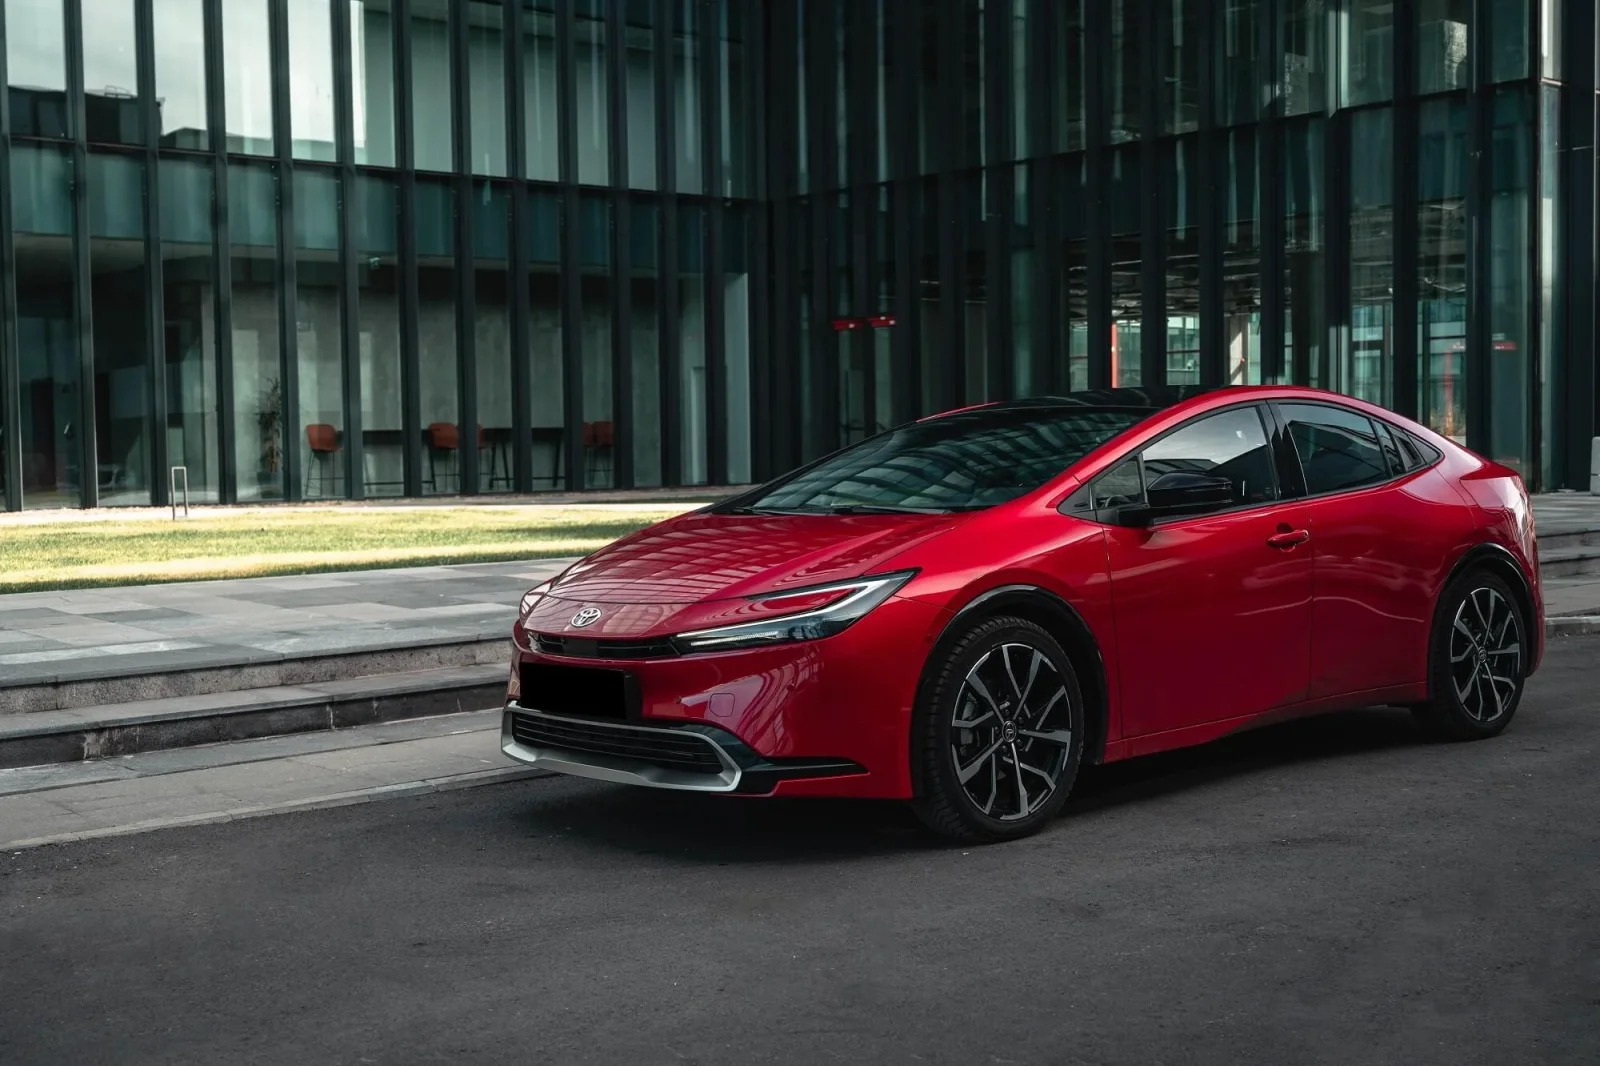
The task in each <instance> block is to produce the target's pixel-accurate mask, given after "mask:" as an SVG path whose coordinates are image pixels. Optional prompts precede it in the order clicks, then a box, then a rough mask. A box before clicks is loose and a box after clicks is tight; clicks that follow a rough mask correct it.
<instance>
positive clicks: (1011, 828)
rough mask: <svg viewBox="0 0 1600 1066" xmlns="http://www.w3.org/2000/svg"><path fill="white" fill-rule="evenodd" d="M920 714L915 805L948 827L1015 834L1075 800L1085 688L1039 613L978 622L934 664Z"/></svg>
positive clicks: (970, 835)
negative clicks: (1035, 619)
mask: <svg viewBox="0 0 1600 1066" xmlns="http://www.w3.org/2000/svg"><path fill="white" fill-rule="evenodd" d="M913 721H914V725H913V730H914V732H913V737H912V752H911V755H912V758H913V759H916V760H918V763H919V769H920V771H921V788H920V789H919V795H918V797H917V799H916V801H915V805H914V806H915V809H916V811H917V814H918V816H919V817H921V819H922V820H923V822H924V823H926V824H927V826H928V827H929V828H930V829H932V830H933V831H934V832H936V833H938V834H940V835H941V836H943V837H946V838H947V839H950V840H953V841H958V842H962V843H985V842H992V841H1000V840H1012V839H1015V838H1017V837H1022V836H1027V835H1028V834H1030V833H1034V832H1037V831H1038V830H1039V828H1040V827H1042V826H1043V825H1044V824H1045V823H1046V822H1048V821H1049V820H1050V819H1051V818H1053V817H1055V815H1056V814H1057V813H1059V812H1060V810H1061V807H1062V804H1064V803H1066V801H1067V794H1068V792H1070V791H1071V789H1072V783H1073V781H1074V779H1075V778H1076V777H1077V774H1078V764H1079V762H1080V761H1081V759H1082V756H1083V697H1082V694H1081V690H1080V688H1079V685H1078V676H1077V673H1076V672H1075V671H1074V670H1073V668H1072V661H1071V659H1069V658H1068V657H1067V653H1066V651H1065V650H1063V648H1062V647H1061V644H1060V642H1059V641H1057V640H1056V639H1055V638H1054V637H1052V636H1051V635H1050V634H1049V633H1048V632H1046V631H1045V630H1044V629H1043V628H1041V627H1039V626H1037V625H1035V624H1034V623H1032V622H1029V621H1026V620H1025V619H1021V618H1009V617H1008V618H993V619H988V620H986V621H982V622H978V623H976V624H974V625H973V627H972V628H971V629H970V630H968V631H967V632H966V633H965V634H963V635H962V636H961V637H960V639H958V640H957V641H956V642H955V644H954V645H953V646H951V647H950V648H949V649H948V651H947V652H945V653H944V654H943V656H942V661H938V662H933V663H930V664H929V675H928V678H927V680H926V682H925V683H924V685H923V689H922V693H921V695H920V697H919V699H918V702H917V709H916V715H915V718H914V720H913Z"/></svg>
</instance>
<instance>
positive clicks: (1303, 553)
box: [1106, 405, 1312, 738]
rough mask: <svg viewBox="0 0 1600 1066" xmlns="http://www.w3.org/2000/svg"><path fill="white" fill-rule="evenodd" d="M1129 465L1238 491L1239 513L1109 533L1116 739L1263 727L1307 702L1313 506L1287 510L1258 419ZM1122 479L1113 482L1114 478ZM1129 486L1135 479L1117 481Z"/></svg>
mask: <svg viewBox="0 0 1600 1066" xmlns="http://www.w3.org/2000/svg"><path fill="white" fill-rule="evenodd" d="M1135 462H1137V463H1138V466H1139V474H1138V476H1139V479H1140V482H1141V487H1140V489H1139V490H1138V491H1141V492H1142V484H1148V483H1149V481H1150V480H1152V479H1153V478H1155V477H1156V476H1158V475H1160V474H1161V473H1165V472H1169V471H1173V470H1186V471H1195V472H1200V473H1206V474H1210V475H1212V476H1217V477H1223V476H1225V477H1228V478H1229V479H1230V480H1232V481H1233V485H1234V498H1233V501H1232V503H1231V504H1229V505H1227V506H1224V507H1220V508H1219V509H1218V510H1216V511H1215V512H1213V513H1210V514H1199V515H1189V516H1185V517H1182V518H1176V519H1166V520H1161V521H1158V522H1157V523H1156V524H1155V525H1154V526H1152V527H1150V528H1146V529H1138V528H1128V527H1123V526H1115V525H1113V526H1109V527H1107V531H1106V552H1107V564H1108V567H1109V575H1110V580H1111V596H1112V602H1113V607H1114V610H1115V614H1116V628H1117V657H1118V665H1119V670H1118V675H1119V676H1120V679H1121V687H1122V735H1123V736H1124V737H1125V738H1131V737H1140V736H1150V735H1152V734H1159V733H1165V732H1168V731H1170V730H1175V729H1182V728H1185V727H1188V726H1196V725H1203V724H1206V723H1211V722H1219V721H1223V720H1226V719H1230V718H1239V717H1243V716H1247V715H1254V714H1260V713H1261V712H1263V711H1268V710H1271V709H1273V708H1275V707H1281V706H1285V705H1288V704H1293V703H1296V702H1299V701H1301V700H1303V699H1304V698H1305V696H1306V691H1307V687H1308V685H1309V682H1310V673H1311V591H1312V555H1311V550H1310V547H1309V545H1308V544H1307V543H1305V542H1304V541H1303V540H1302V539H1301V537H1302V535H1303V534H1304V532H1305V531H1306V514H1305V505H1304V504H1303V503H1301V502H1299V501H1285V500H1283V499H1282V498H1281V493H1280V491H1279V488H1278V479H1277V476H1276V469H1275V464H1274V461H1273V455H1272V450H1271V448H1270V447H1269V446H1268V438H1267V433H1266V430H1265V427H1264V424H1263V422H1262V412H1261V409H1260V408H1259V407H1257V406H1254V405H1251V406H1244V407H1235V408H1230V409H1228V410H1224V411H1220V412H1217V413H1214V414H1210V415H1205V416H1203V417H1201V418H1199V419H1197V420H1196V421H1194V422H1191V423H1188V424H1187V425H1185V426H1182V427H1180V428H1178V429H1177V430H1175V431H1174V432H1172V433H1170V434H1168V435H1167V436H1166V437H1163V438H1161V439H1160V440H1157V441H1155V442H1154V443H1152V444H1150V445H1149V446H1147V447H1146V448H1145V450H1144V451H1143V453H1142V454H1141V455H1140V456H1139V457H1137V459H1136V460H1135ZM1113 473H1114V474H1115V472H1113ZM1122 476H1123V478H1124V480H1125V481H1126V479H1127V473H1126V472H1125V473H1124V474H1123V475H1122Z"/></svg>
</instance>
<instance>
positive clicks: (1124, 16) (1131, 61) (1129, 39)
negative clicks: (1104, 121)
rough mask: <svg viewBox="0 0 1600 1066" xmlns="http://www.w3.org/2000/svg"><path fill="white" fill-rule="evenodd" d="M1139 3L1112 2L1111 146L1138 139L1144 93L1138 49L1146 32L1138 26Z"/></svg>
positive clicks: (1131, 1)
mask: <svg viewBox="0 0 1600 1066" xmlns="http://www.w3.org/2000/svg"><path fill="white" fill-rule="evenodd" d="M1139 7H1140V5H1139V4H1138V0H1111V86H1110V88H1111V99H1110V106H1111V126H1110V129H1111V143H1112V144H1120V143H1122V142H1124V141H1136V140H1138V139H1139V110H1140V108H1141V107H1142V106H1143V102H1142V101H1143V97H1142V96H1141V93H1143V92H1144V91H1145V86H1144V78H1143V74H1142V70H1143V65H1142V64H1141V63H1140V62H1139V49H1140V47H1141V45H1142V44H1143V43H1144V36H1145V32H1146V28H1145V27H1143V26H1141V25H1140V24H1139Z"/></svg>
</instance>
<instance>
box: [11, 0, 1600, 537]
mask: <svg viewBox="0 0 1600 1066" xmlns="http://www.w3.org/2000/svg"><path fill="white" fill-rule="evenodd" d="M1594 6H1595V5H1593V4H1592V3H1577V2H1575V0H3V4H0V12H3V14H0V40H3V45H4V46H3V47H0V94H3V95H0V490H3V500H4V504H5V506H6V507H7V508H8V509H20V508H32V507H60V506H97V505H148V504H152V503H155V504H159V503H164V502H166V500H167V499H168V496H169V486H170V484H171V481H172V474H171V470H172V468H174V467H182V468H183V473H184V474H185V475H186V478H187V483H188V487H189V490H190V495H191V498H193V499H196V500H202V501H206V500H214V501H221V502H235V501H257V500H279V499H288V500H296V499H317V498H363V497H378V496H402V495H403V496H425V495H432V494H442V495H448V494H456V493H509V492H528V491H542V490H560V489H600V488H628V487H651V486H688V485H697V484H737V483H742V482H747V481H750V480H752V479H755V478H760V477H764V476H768V475H771V474H774V473H776V472H779V471H781V470H783V469H786V468H788V467H790V466H792V465H794V464H796V463H798V462H800V461H803V460H806V459H810V458H814V457H816V456H818V455H820V454H823V453H825V452H827V451H828V450H831V449H833V448H835V447H838V446H839V445H842V444H845V443H848V442H850V441H853V440H856V439H859V438H861V437H862V436H864V435H867V434H869V433H871V432H874V431H875V430H876V429H879V428H884V427H887V426H889V425H893V424H896V423H898V422H901V421H904V420H907V419H910V418H913V417H916V416H918V415H921V414H923V413H927V412H929V411H933V410H936V409H941V408H948V407H954V406H959V405H961V404H964V403H973V402H979V401H983V400H990V399H1002V398H1007V397H1014V396H1028V395H1038V394H1044V393H1050V392H1058V391H1063V390H1067V389H1072V388H1084V387H1093V386H1100V385H1108V384H1133V383H1154V382H1160V381H1166V382H1171V383H1180V382H1205V383H1217V384H1222V383H1254V382H1297V383H1308V384H1313V385H1320V386H1324V387H1328V388H1333V389H1336V390H1339V391H1342V392H1346V393H1350V394H1352V395H1357V396H1362V397H1365V398H1368V399H1372V400H1375V401H1377V402H1379V403H1382V404H1384V405H1386V406H1389V407H1391V408H1393V409H1395V410H1397V411H1400V412H1402V413H1404V414H1408V415H1411V416H1414V417H1417V418H1419V419H1421V420H1422V421H1424V422H1426V423H1428V424H1429V425H1432V426H1433V427H1434V428H1436V429H1438V430H1439V431H1440V432H1443V433H1446V434H1448V435H1450V436H1453V437H1455V438H1456V439H1458V440H1461V441H1463V442H1464V443H1466V444H1467V445H1468V446H1470V447H1473V448H1475V449H1477V450H1479V451H1482V452H1484V453H1486V454H1489V455H1492V456H1494V457H1495V458H1498V459H1502V460H1504V461H1507V462H1509V463H1512V464H1513V465H1515V466H1517V467H1518V468H1519V469H1521V470H1523V471H1524V473H1525V474H1526V475H1527V476H1528V477H1529V478H1530V480H1531V481H1532V482H1533V483H1534V484H1535V485H1537V486H1539V487H1542V488H1558V487H1563V486H1581V485H1584V484H1586V483H1587V478H1588V469H1587V465H1588V449H1589V439H1590V438H1591V437H1592V436H1594V435H1595V432H1596V429H1595V427H1596V413H1597V412H1596V408H1597V406H1600V401H1597V389H1596V376H1595V356H1594V351H1595V339H1596V338H1595V316H1596V308H1597V306H1600V300H1597V298H1596V297H1597V293H1596V283H1597V278H1596V269H1597V268H1596V261H1597V258H1600V256H1597V252H1600V242H1597V235H1596V222H1597V219H1596V212H1595V202H1596V192H1597V182H1596V152H1595V144H1596V139H1595V134H1596V122H1597V108H1596V92H1597V88H1600V86H1597V85H1596V78H1595V67H1596V34H1597V26H1596V17H1595V12H1594V10H1593V8H1594ZM179 484H180V486H181V484H182V479H181V478H180V480H179Z"/></svg>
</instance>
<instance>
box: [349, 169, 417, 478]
mask: <svg viewBox="0 0 1600 1066" xmlns="http://www.w3.org/2000/svg"><path fill="white" fill-rule="evenodd" d="M356 197H357V200H356V220H355V221H356V227H357V233H356V248H357V250H358V251H359V252H360V253H361V255H360V260H359V262H360V270H359V274H360V279H361V291H360V293H359V294H358V297H357V302H356V309H357V318H356V322H357V326H356V328H357V333H358V335H359V337H360V345H361V352H360V358H361V456H362V458H361V482H362V488H363V490H364V491H365V493H366V495H368V496H399V495H400V494H402V493H403V492H404V491H405V452H406V446H405V430H404V426H405V419H404V415H403V413H402V411H403V408H402V407H401V397H402V396H404V395H405V389H404V384H403V378H402V371H401V369H400V367H401V362H400V276H399V272H400V267H399V264H400V258H399V242H398V240H397V237H398V232H399V213H400V198H399V196H398V195H397V193H396V191H395V185H394V181H393V180H392V179H390V178H386V177H380V176H377V175H373V174H362V175H359V176H358V177H357V178H356Z"/></svg>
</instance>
